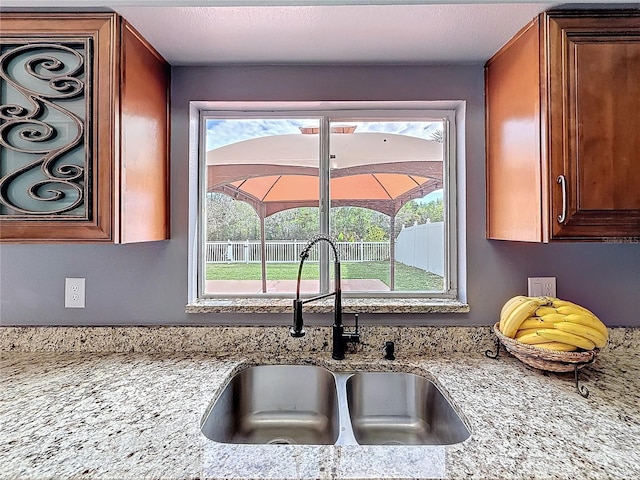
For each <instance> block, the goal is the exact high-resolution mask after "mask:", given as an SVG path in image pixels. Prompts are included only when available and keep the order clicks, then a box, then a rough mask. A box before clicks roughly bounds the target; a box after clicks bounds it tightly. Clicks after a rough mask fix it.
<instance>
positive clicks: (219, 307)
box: [185, 296, 469, 313]
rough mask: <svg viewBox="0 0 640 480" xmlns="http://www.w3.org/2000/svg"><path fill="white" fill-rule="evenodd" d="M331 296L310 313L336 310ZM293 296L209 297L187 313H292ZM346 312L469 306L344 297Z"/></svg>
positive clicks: (454, 309)
mask: <svg viewBox="0 0 640 480" xmlns="http://www.w3.org/2000/svg"><path fill="white" fill-rule="evenodd" d="M333 305H334V301H333V300H332V299H328V300H322V301H317V302H313V303H309V304H307V305H305V307H304V310H305V312H308V313H330V312H333ZM292 310H293V307H292V300H291V299H278V298H263V299H261V298H234V299H230V298H218V299H216V298H210V299H203V300H199V301H197V302H194V303H191V304H189V305H187V307H186V309H185V311H186V312H187V313H292ZM342 310H343V312H344V313H467V312H469V305H467V304H466V303H461V302H457V301H452V300H446V299H443V300H438V299H433V298H400V297H398V298H389V297H386V298H355V297H353V298H350V297H348V296H343V298H342Z"/></svg>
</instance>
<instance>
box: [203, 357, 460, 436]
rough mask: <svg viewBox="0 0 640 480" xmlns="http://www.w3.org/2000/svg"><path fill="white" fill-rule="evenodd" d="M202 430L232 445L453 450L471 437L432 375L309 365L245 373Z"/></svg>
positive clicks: (228, 389)
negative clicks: (443, 447) (444, 447)
mask: <svg viewBox="0 0 640 480" xmlns="http://www.w3.org/2000/svg"><path fill="white" fill-rule="evenodd" d="M201 429H202V433H203V434H204V435H205V436H206V437H207V438H208V439H210V440H213V441H215V442H219V443H232V444H303V445H449V444H454V443H459V442H462V441H464V440H466V439H467V438H468V437H469V435H470V432H469V430H468V428H467V427H466V426H465V424H464V422H463V421H462V420H461V418H460V417H459V416H458V414H457V413H456V411H455V410H454V409H453V407H452V406H451V404H450V403H449V402H448V400H447V399H446V398H445V397H444V396H443V395H442V393H441V392H440V390H439V389H438V387H436V385H435V384H434V383H433V382H431V381H430V380H428V379H427V378H425V377H422V376H420V375H414V374H411V373H398V372H368V371H367V372H350V373H336V372H331V371H329V370H327V369H325V368H322V367H317V366H310V365H262V366H255V367H249V368H247V369H245V370H242V371H240V372H239V373H237V374H235V376H233V377H232V379H231V381H230V382H229V383H228V384H227V385H226V387H225V388H224V389H223V390H222V392H221V393H220V395H219V396H218V397H217V398H216V399H215V401H214V402H213V404H212V406H211V407H210V408H209V410H208V411H207V413H206V414H205V417H204V419H203V422H202V426H201Z"/></svg>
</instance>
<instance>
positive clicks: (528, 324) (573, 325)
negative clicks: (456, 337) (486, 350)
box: [499, 295, 609, 352]
mask: <svg viewBox="0 0 640 480" xmlns="http://www.w3.org/2000/svg"><path fill="white" fill-rule="evenodd" d="M499 328H500V331H501V332H502V334H503V335H504V336H506V337H509V338H515V339H516V340H518V341H519V342H522V343H526V344H528V345H535V346H536V347H539V348H547V349H549V350H556V351H561V352H572V351H575V350H578V349H581V350H593V349H594V348H602V347H604V346H605V344H606V343H607V339H608V338H609V334H608V332H607V327H606V325H605V324H604V323H602V322H601V321H600V319H599V318H598V317H596V316H595V315H594V314H593V313H592V312H591V311H589V310H587V309H586V308H584V307H581V306H580V305H577V304H575V303H572V302H569V301H567V300H560V299H559V298H554V297H526V296H524V295H517V296H515V297H513V298H511V299H509V300H508V301H507V303H505V304H504V306H503V307H502V310H501V311H500V327H499Z"/></svg>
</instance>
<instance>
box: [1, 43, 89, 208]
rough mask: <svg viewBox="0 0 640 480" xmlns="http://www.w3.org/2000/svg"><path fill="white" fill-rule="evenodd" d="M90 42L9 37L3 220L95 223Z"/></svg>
mask: <svg viewBox="0 0 640 480" xmlns="http://www.w3.org/2000/svg"><path fill="white" fill-rule="evenodd" d="M91 58H92V56H91V43H90V41H89V39H59V40H56V39H46V40H37V39H30V40H29V41H25V40H24V39H13V38H3V39H2V40H1V44H0V82H1V83H0V216H1V217H2V219H4V220H11V219H16V220H24V219H42V218H46V219H47V220H51V219H63V220H69V219H90V218H91V211H90V210H91V202H90V201H87V199H88V198H90V191H89V190H90V188H91V183H92V182H91V175H92V172H91V148H90V147H89V144H88V142H89V138H88V137H89V133H90V129H89V128H88V127H89V125H90V119H91V91H90V90H91V78H90V75H91V68H90V67H91V65H90V64H89V63H90V61H91Z"/></svg>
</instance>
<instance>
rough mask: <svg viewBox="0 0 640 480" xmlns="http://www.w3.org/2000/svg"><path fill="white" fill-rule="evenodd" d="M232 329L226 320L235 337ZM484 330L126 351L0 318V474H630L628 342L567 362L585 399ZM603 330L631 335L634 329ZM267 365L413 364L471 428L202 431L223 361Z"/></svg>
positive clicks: (635, 385) (633, 429) (225, 376)
mask: <svg viewBox="0 0 640 480" xmlns="http://www.w3.org/2000/svg"><path fill="white" fill-rule="evenodd" d="M105 331H111V332H112V333H113V331H114V330H113V329H110V330H105ZM105 331H102V333H103V334H104V333H105ZM115 331H117V329H116V330H115ZM154 331H155V330H154V329H148V330H143V332H147V333H149V334H153V332H154ZM456 331H457V330H454V332H456ZM26 332H28V333H26ZM44 332H45V333H46V334H48V335H49V336H54V337H56V335H59V333H55V334H54V333H52V331H51V330H49V331H47V330H46V329H45V331H44ZM54 332H58V331H57V330H55V331H54ZM72 332H73V334H74V335H76V334H79V333H80V330H78V329H76V330H72ZM200 332H204V331H203V330H200ZM241 332H242V330H240V332H237V331H235V330H234V331H233V333H235V334H236V337H235V338H237V339H238V341H239V342H241V341H242V340H241V339H242V335H241ZM252 332H253V331H252ZM427 332H428V333H433V331H428V330H427ZM488 332H489V329H482V331H481V332H480V333H478V332H471V333H468V332H467V334H466V336H465V338H468V339H470V338H477V335H478V334H479V335H480V337H479V338H480V344H479V345H478V344H476V346H475V347H476V348H475V350H471V349H468V351H457V352H451V351H446V350H445V351H439V352H435V353H436V354H429V353H420V352H415V351H412V349H411V347H410V345H409V344H407V343H406V342H403V341H402V336H399V337H398V341H399V343H400V347H401V348H399V349H398V358H397V360H395V361H392V362H389V361H385V360H383V359H382V358H381V355H379V354H377V353H374V352H373V351H368V350H366V349H364V350H363V351H359V352H356V353H351V354H348V356H347V359H346V360H345V361H335V360H332V359H331V358H330V353H329V352H328V351H327V349H326V348H320V349H319V350H318V351H309V350H301V351H297V352H294V351H284V350H282V349H281V350H279V351H274V350H272V349H270V348H269V345H268V344H266V345H264V344H263V346H264V352H263V353H262V354H260V353H257V352H255V351H253V349H252V348H246V349H242V348H240V345H237V347H238V348H237V349H236V350H235V351H236V352H238V351H242V352H243V353H242V354H234V355H218V356H214V355H211V354H208V353H202V352H196V351H194V352H189V353H179V352H167V351H162V352H158V351H153V352H145V351H140V350H143V349H142V348H140V345H142V344H144V342H143V341H142V340H140V342H139V343H138V344H137V346H138V348H130V349H129V351H127V352H120V353H113V352H97V351H87V349H86V345H87V344H91V342H92V339H94V338H95V336H96V335H98V336H99V334H100V332H99V331H96V330H95V329H94V330H92V331H91V335H90V336H89V337H85V341H84V342H76V343H74V342H71V341H68V343H67V345H75V346H76V347H78V348H76V349H71V351H70V352H67V353H59V352H46V351H35V352H34V351H31V352H29V351H23V350H18V349H16V348H11V345H14V346H15V345H16V343H18V344H20V342H19V341H17V340H16V338H17V337H20V336H21V335H22V336H24V335H27V334H28V335H31V338H33V335H35V336H36V337H37V336H38V335H45V333H43V332H42V331H39V330H36V329H33V330H30V331H29V330H19V334H16V331H13V330H5V329H3V333H5V335H3V338H4V340H3V342H4V343H3V344H2V349H1V350H0V381H1V384H2V388H1V389H0V425H1V426H2V427H1V428H2V430H1V433H0V478H2V479H4V478H24V479H66V478H96V479H125V478H136V479H140V478H163V479H188V478H201V479H218V478H219V479H257V478H265V479H267V478H268V479H274V480H275V479H307V478H308V479H312V478H323V479H324V478H326V479H331V478H348V479H364V478H396V479H398V478H402V479H408V478H452V479H458V478H482V479H487V478H500V479H503V478H505V479H511V478H513V479H516V478H563V479H564V478H566V479H601V478H602V479H605V478H607V479H608V478H613V479H629V480H631V479H637V478H640V375H638V373H639V371H640V350H639V349H638V348H637V343H634V344H633V345H623V344H620V343H614V342H612V344H611V347H610V348H609V347H608V348H605V349H604V350H603V351H602V352H601V354H600V355H599V357H598V359H597V360H596V363H594V364H593V365H590V366H588V367H585V369H583V370H582V371H581V373H580V380H581V383H584V385H585V386H587V387H588V388H589V390H590V392H591V394H590V396H589V397H588V398H586V399H585V398H583V397H581V396H580V395H578V393H577V392H576V390H575V386H574V383H573V374H552V373H543V372H540V371H538V370H534V369H532V368H530V367H527V366H525V365H523V364H522V363H521V362H519V361H518V360H516V359H515V358H513V357H510V356H508V355H507V354H505V353H504V352H503V353H501V355H500V357H499V358H498V359H497V360H491V359H488V358H486V357H485V356H484V354H483V353H482V352H483V351H484V350H485V349H486V348H489V347H491V342H490V339H491V338H490V336H489V335H488ZM63 333H64V335H67V336H69V335H71V334H70V333H69V331H67V332H66V333H65V332H63ZM138 333H139V332H138ZM174 333H175V332H174ZM218 333H220V332H218ZM227 333H229V331H227ZM322 333H323V332H320V331H313V332H312V334H316V335H321V334H322ZM371 333H372V335H373V332H371ZM384 333H385V334H387V335H388V334H389V333H390V331H386V332H384ZM448 333H449V334H451V332H448ZM127 335H129V337H128V338H129V340H128V341H129V342H130V341H131V340H130V338H131V335H132V334H131V332H129V333H127ZM141 336H144V335H143V334H141ZM417 336H418V337H419V334H417ZM449 336H450V337H451V335H449ZM7 338H12V339H11V340H10V341H9V343H7V342H6V339H7ZM87 338H88V340H87ZM612 338H613V339H618V340H622V339H625V340H629V339H631V340H632V341H633V342H636V341H637V339H638V334H637V331H632V332H629V331H626V332H618V333H613V332H612ZM110 341H112V340H110ZM182 342H183V343H182V344H183V345H184V339H182ZM425 343H426V341H425ZM454 343H455V342H454ZM460 343H461V344H463V345H464V344H465V342H464V341H462V342H460ZM250 344H251V342H247V345H250ZM314 345H315V344H314ZM83 348H85V350H84V351H83ZM311 348H312V350H313V349H314V348H316V347H315V346H313V347H311ZM88 350H90V349H88ZM149 350H153V349H149ZM403 352H406V353H407V354H406V355H405V354H403ZM431 353H434V352H431ZM279 363H294V364H295V363H310V364H317V365H321V366H324V367H326V368H329V369H330V370H334V371H342V370H344V371H352V370H362V369H367V370H395V371H408V372H413V373H419V374H422V375H424V376H426V377H428V378H430V379H432V380H434V381H435V383H436V384H437V385H438V386H439V387H440V388H441V389H442V391H443V392H444V393H445V395H447V396H448V397H449V398H450V400H451V401H452V403H453V404H454V406H455V408H456V409H457V410H458V411H459V413H461V415H462V417H463V419H464V421H465V422H466V423H467V425H468V426H469V427H470V429H471V432H472V433H471V437H470V438H469V439H468V440H466V441H465V442H463V443H460V444H457V445H450V446H444V447H434V446H428V447H419V446H411V447H408V446H384V447H380V446H351V445H349V446H303V445H264V446H254V445H226V444H218V443H215V442H212V441H210V440H208V439H206V438H205V437H204V436H203V435H202V433H201V432H200V430H199V427H200V422H201V420H202V417H203V415H204V413H205V411H206V409H207V407H208V406H209V404H210V403H211V402H212V400H213V399H214V397H215V395H216V394H217V393H218V392H219V391H221V389H222V388H223V387H224V385H225V384H226V382H227V381H228V380H229V378H230V377H231V376H232V375H233V374H234V373H235V372H237V371H239V370H240V369H242V368H244V367H246V366H250V365H253V364H279Z"/></svg>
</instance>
